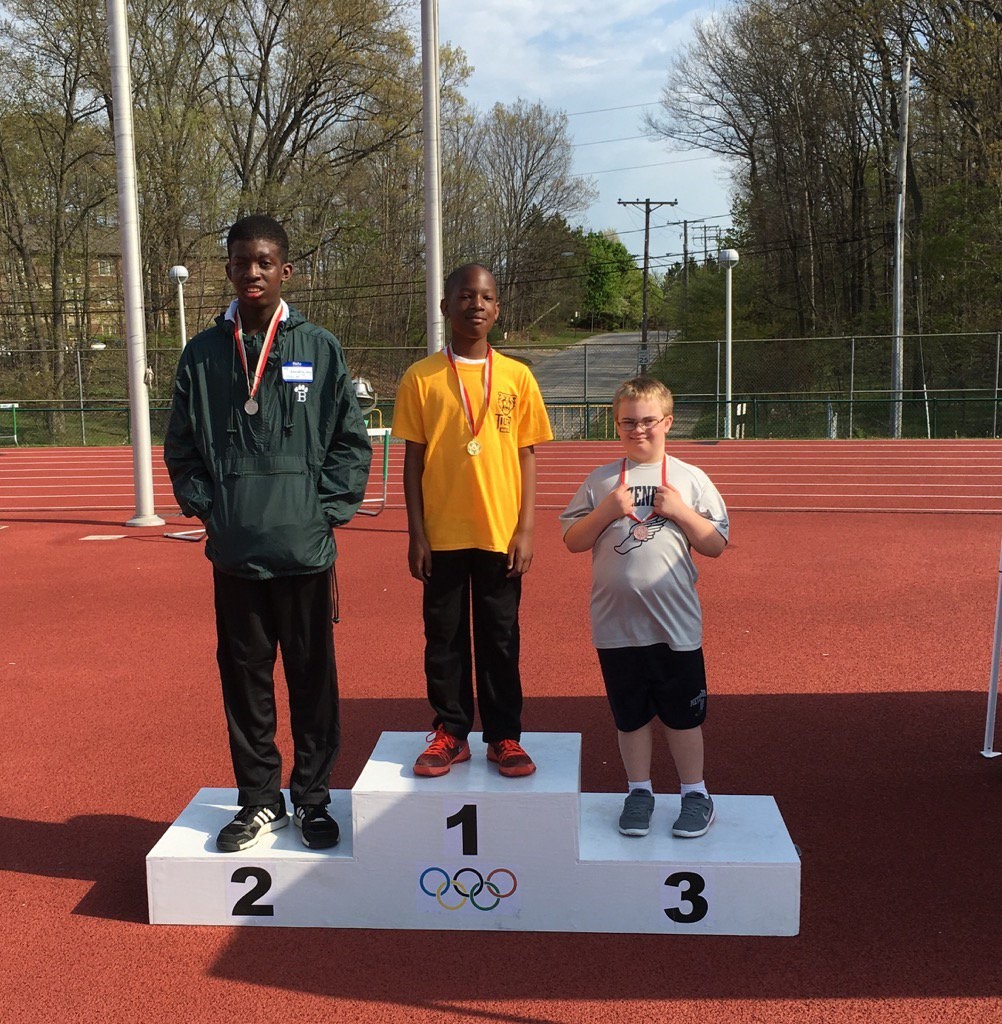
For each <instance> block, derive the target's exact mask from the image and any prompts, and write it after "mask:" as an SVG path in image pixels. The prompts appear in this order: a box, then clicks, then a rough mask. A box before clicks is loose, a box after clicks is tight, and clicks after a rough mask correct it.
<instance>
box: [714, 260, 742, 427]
mask: <svg viewBox="0 0 1002 1024" xmlns="http://www.w3.org/2000/svg"><path fill="white" fill-rule="evenodd" d="M717 259H718V261H719V262H720V265H721V266H722V267H723V268H724V273H725V275H726V278H725V298H724V437H726V438H728V439H729V438H732V437H733V436H734V420H733V412H734V406H733V395H732V375H731V341H732V339H731V271H732V270H733V269H734V268H735V266H737V262H738V251H737V249H721V250H720V253H719V255H718V257H717Z"/></svg>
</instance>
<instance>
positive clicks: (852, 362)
mask: <svg viewBox="0 0 1002 1024" xmlns="http://www.w3.org/2000/svg"><path fill="white" fill-rule="evenodd" d="M855 377H856V339H855V338H853V339H852V345H851V346H850V347H849V433H848V435H847V436H848V438H849V440H850V441H851V440H852V409H853V394H854V386H855Z"/></svg>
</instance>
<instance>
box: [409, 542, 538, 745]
mask: <svg viewBox="0 0 1002 1024" xmlns="http://www.w3.org/2000/svg"><path fill="white" fill-rule="evenodd" d="M506 561H507V556H506V555H504V554H499V553H497V552H493V551H480V550H478V549H476V548H467V549H464V550H462V551H433V552H432V555H431V579H429V580H428V581H427V583H425V585H424V608H423V611H424V635H425V656H424V667H425V675H426V677H427V681H428V700H429V701H430V702H431V706H432V708H433V709H434V711H435V720H434V725H435V726H438V725H440V724H441V725H444V726H445V729H446V732H448V733H450V734H451V735H453V736H458V737H459V738H460V739H466V737H467V735H468V734H469V733H470V731H471V730H472V728H473V714H474V705H473V677H474V666H475V667H476V686H477V703H478V704H479V706H480V722H481V724H482V725H483V730H484V731H483V738H484V741H485V742H487V743H495V742H497V741H498V740H503V739H513V740H517V739H519V738H520V737H521V734H522V680H521V678H520V676H519V671H518V656H519V634H518V606H519V601H520V600H521V596H522V580H521V578H520V577H515V578H514V579H508V577H507V572H508V569H507V566H506V564H505V563H506ZM471 611H472V642H473V654H472V657H471V651H470V641H471V628H470V627H471Z"/></svg>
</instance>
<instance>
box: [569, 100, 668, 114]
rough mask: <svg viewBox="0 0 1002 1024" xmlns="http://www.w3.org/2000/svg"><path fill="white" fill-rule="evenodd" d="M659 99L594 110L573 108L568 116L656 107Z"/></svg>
mask: <svg viewBox="0 0 1002 1024" xmlns="http://www.w3.org/2000/svg"><path fill="white" fill-rule="evenodd" d="M659 102H660V100H651V101H650V102H649V103H629V104H627V105H626V106H625V107H598V108H597V109H596V110H575V111H574V112H573V113H572V114H568V115H567V116H568V117H583V116H584V115H585V114H608V113H611V112H612V111H614V110H636V109H637V108H638V107H656V106H657V105H658V103H659Z"/></svg>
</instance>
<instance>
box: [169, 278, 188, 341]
mask: <svg viewBox="0 0 1002 1024" xmlns="http://www.w3.org/2000/svg"><path fill="white" fill-rule="evenodd" d="M167 276H168V277H169V278H170V279H171V280H172V281H173V282H174V283H175V284H176V285H177V314H178V318H179V321H180V324H181V350H182V351H184V347H185V345H187V344H188V325H187V324H186V323H185V321H184V282H185V281H187V280H188V268H187V267H182V266H181V265H180V264H178V265H177V266H174V267H171V268H170V270H168V271H167Z"/></svg>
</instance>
